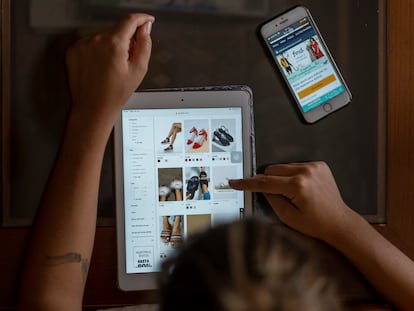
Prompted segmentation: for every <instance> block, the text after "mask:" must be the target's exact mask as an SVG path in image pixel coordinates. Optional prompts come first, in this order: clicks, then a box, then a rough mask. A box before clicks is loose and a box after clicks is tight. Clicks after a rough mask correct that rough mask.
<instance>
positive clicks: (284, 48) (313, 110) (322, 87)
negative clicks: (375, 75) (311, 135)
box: [259, 6, 352, 123]
mask: <svg viewBox="0 0 414 311" xmlns="http://www.w3.org/2000/svg"><path fill="white" fill-rule="evenodd" d="M259 32H260V36H261V38H262V39H263V40H264V43H265V45H266V46H267V47H268V49H269V51H270V53H271V55H272V57H273V59H274V61H275V64H276V67H277V68H278V70H279V71H280V73H281V75H282V77H283V79H284V80H285V81H286V83H287V86H288V88H289V90H290V92H291V93H292V95H293V98H294V100H295V102H296V104H297V106H298V108H299V111H300V112H301V114H302V116H303V118H304V120H305V121H306V122H308V123H314V122H316V121H318V120H320V119H322V118H324V117H326V116H327V115H329V114H330V113H332V112H334V111H336V110H338V109H340V108H342V107H344V106H346V105H347V104H348V103H349V102H350V101H351V98H352V95H351V92H350V90H349V88H348V86H347V85H346V83H345V81H344V79H343V77H342V75H341V73H340V72H339V69H338V67H337V66H336V64H335V61H334V60H333V58H332V55H331V54H330V52H329V50H328V47H327V46H326V44H325V42H324V40H323V39H322V36H321V34H320V32H319V30H318V28H317V26H316V23H315V21H314V19H313V18H312V16H311V14H310V11H309V10H308V9H307V8H305V7H303V6H296V7H294V8H292V9H290V10H288V11H286V12H284V13H282V14H280V15H278V16H276V17H274V18H272V19H271V20H269V21H267V22H265V23H263V24H262V25H260V27H259Z"/></svg>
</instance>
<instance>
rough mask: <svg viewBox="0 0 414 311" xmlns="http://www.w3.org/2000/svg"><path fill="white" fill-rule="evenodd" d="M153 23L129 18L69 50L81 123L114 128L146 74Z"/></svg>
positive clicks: (142, 17) (75, 108)
mask: <svg viewBox="0 0 414 311" xmlns="http://www.w3.org/2000/svg"><path fill="white" fill-rule="evenodd" d="M153 22H154V17H152V16H150V15H147V14H130V15H128V16H127V17H126V18H124V19H123V20H122V21H121V22H120V23H119V24H117V26H115V28H113V29H112V30H110V31H107V32H105V33H102V34H99V35H95V36H93V37H91V38H85V39H82V40H80V41H79V42H77V43H76V44H75V45H74V46H72V47H71V48H70V49H69V50H68V53H67V67H68V76H69V84H70V90H71V94H72V111H71V113H72V115H73V114H75V116H76V117H77V118H80V120H79V121H81V122H88V123H89V122H96V123H97V125H99V124H100V125H106V126H107V127H109V128H112V125H113V123H114V121H115V118H116V116H117V114H118V112H119V111H120V109H121V107H122V106H123V104H124V103H125V102H126V101H127V99H128V98H129V97H130V95H131V94H132V93H133V92H134V90H135V89H136V88H137V87H138V85H139V84H140V83H141V81H142V80H143V78H144V76H145V74H146V72H147V68H148V62H149V58H150V54H151V46H152V44H151V37H150V32H151V26H152V23H153Z"/></svg>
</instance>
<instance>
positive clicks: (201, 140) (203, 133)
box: [193, 129, 208, 149]
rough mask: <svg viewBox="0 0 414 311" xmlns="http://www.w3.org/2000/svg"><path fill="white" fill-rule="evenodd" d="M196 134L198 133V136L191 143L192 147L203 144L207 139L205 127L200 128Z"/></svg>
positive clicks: (196, 147) (195, 147)
mask: <svg viewBox="0 0 414 311" xmlns="http://www.w3.org/2000/svg"><path fill="white" fill-rule="evenodd" d="M198 135H199V136H200V137H199V139H198V141H196V142H195V143H194V145H193V148H194V149H198V148H200V147H201V146H202V145H203V144H204V142H205V141H206V140H207V136H208V134H207V131H206V130H205V129H202V130H201V131H200V132H199V133H198Z"/></svg>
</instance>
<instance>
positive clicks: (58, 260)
mask: <svg viewBox="0 0 414 311" xmlns="http://www.w3.org/2000/svg"><path fill="white" fill-rule="evenodd" d="M66 263H80V264H81V272H82V277H83V281H84V282H86V277H87V276H88V271H89V260H88V259H87V258H82V256H81V254H78V253H67V254H65V255H61V256H46V264H47V265H51V266H56V265H63V264H66Z"/></svg>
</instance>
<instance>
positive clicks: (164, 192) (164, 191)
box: [158, 185, 171, 201]
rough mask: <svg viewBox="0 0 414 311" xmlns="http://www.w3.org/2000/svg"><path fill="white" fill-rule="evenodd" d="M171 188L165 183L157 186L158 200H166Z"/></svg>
mask: <svg viewBox="0 0 414 311" xmlns="http://www.w3.org/2000/svg"><path fill="white" fill-rule="evenodd" d="M170 193H171V190H170V188H168V187H167V186H165V185H162V186H160V187H159V188H158V196H159V198H160V201H167V199H168V197H169V196H170Z"/></svg>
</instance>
